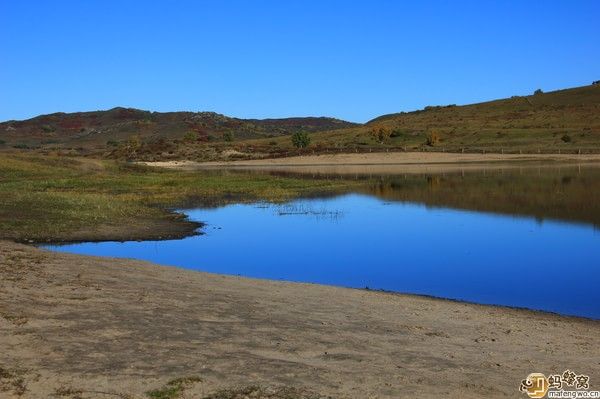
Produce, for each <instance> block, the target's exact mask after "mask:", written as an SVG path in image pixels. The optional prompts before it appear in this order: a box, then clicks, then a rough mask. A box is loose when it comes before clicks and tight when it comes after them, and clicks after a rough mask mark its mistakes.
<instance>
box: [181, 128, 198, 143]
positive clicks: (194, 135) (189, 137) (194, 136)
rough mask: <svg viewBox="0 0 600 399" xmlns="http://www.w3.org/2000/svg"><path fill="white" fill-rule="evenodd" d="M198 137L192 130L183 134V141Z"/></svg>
mask: <svg viewBox="0 0 600 399" xmlns="http://www.w3.org/2000/svg"><path fill="white" fill-rule="evenodd" d="M197 138H198V134H197V133H196V132H194V131H192V130H190V131H189V132H187V133H186V134H185V135H184V136H183V141H194V140H196V139H197Z"/></svg>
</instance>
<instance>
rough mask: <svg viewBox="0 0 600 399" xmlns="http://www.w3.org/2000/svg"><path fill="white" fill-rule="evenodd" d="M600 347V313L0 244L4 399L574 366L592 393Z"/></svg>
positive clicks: (465, 387)
mask: <svg viewBox="0 0 600 399" xmlns="http://www.w3.org/2000/svg"><path fill="white" fill-rule="evenodd" d="M599 341H600V322H597V321H590V320H584V319H577V318H566V317H560V316H555V315H550V314H544V313H536V312H530V311H524V310H515V309H507V308H498V307H490V306H478V305H472V304H465V303H458V302H451V301H445V300H437V299H430V298H424V297H416V296H408V295H393V294H385V293H378V292H372V291H363V290H352V289H343V288H334V287H327V286H320V285H310V284H294V283H284V282H273V281H263V280H252V279H246V278H240V277H226V276H220V275H213V274H207V273H200V272H192V271H185V270H181V269H177V268H170V267H162V266H157V265H153V264H149V263H144V262H137V261H131V260H123V259H109V258H96V257H85V256H76V255H69V254H58V253H52V252H48V251H44V250H39V249H36V248H33V247H30V246H25V245H20V244H14V243H10V242H5V241H4V242H2V241H0V397H2V398H7V397H8V398H11V397H22V398H47V397H52V395H56V396H55V397H59V398H60V397H62V398H108V397H117V398H143V397H146V395H145V392H147V391H149V390H152V389H160V388H161V387H163V388H164V389H165V391H164V392H167V391H166V390H168V389H174V390H175V391H176V393H181V394H182V395H183V396H182V397H184V398H203V397H206V396H207V395H209V394H210V393H214V392H215V391H216V390H218V389H233V388H234V387H248V386H251V385H258V386H261V387H264V389H263V388H261V389H259V388H245V389H246V391H245V392H246V394H248V393H249V394H248V395H246V396H247V397H258V398H261V397H279V398H281V397H285V398H291V399H293V398H308V397H320V396H310V395H309V394H308V392H316V393H318V394H320V395H330V396H332V397H336V398H398V397H419V398H431V397H437V396H439V397H452V398H458V397H461V398H481V397H488V398H490V397H493V398H495V397H513V398H514V397H519V396H520V395H522V394H520V393H519V392H518V391H517V388H518V385H519V382H520V381H521V379H523V378H524V377H525V376H527V375H528V374H529V373H531V372H543V373H550V372H557V373H558V372H562V371H564V370H565V369H567V368H568V369H571V370H574V371H577V372H579V373H587V374H589V375H590V377H591V383H592V388H594V387H595V388H596V389H597V388H598V387H599V385H598V384H600V373H599V371H600V367H599V366H600V360H599V359H600V346H598V342H599ZM178 378H187V379H183V380H181V379H180V380H175V381H174V382H172V383H171V385H166V384H167V382H168V381H170V380H174V379H178ZM253 392H254V393H253ZM19 395H20V396H19ZM220 395H221V396H214V397H218V398H233V397H236V396H232V395H231V391H228V392H221V393H220ZM244 395H245V394H243V395H241V396H237V397H240V398H242V397H245V396H244ZM286 395H287V396H286ZM174 397H176V396H174Z"/></svg>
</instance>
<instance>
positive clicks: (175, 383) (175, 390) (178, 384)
mask: <svg viewBox="0 0 600 399" xmlns="http://www.w3.org/2000/svg"><path fill="white" fill-rule="evenodd" d="M201 381H202V379H201V378H200V377H184V378H176V379H174V380H171V381H169V382H167V383H166V384H165V386H163V387H162V388H159V389H155V390H152V391H148V392H146V396H148V397H149V398H151V399H176V398H179V397H181V395H182V394H183V392H184V391H185V389H186V388H188V387H190V386H192V385H193V384H195V383H198V382H201Z"/></svg>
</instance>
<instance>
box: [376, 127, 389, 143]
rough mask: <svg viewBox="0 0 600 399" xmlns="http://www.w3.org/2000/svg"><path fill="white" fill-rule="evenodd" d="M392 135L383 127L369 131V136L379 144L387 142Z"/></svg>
mask: <svg viewBox="0 0 600 399" xmlns="http://www.w3.org/2000/svg"><path fill="white" fill-rule="evenodd" d="M391 135H392V131H391V130H390V129H388V128H387V127H383V126H379V127H377V126H375V127H374V128H372V129H371V136H373V137H375V140H377V141H378V142H379V143H380V144H383V142H384V141H387V140H388V139H389V138H390V136H391Z"/></svg>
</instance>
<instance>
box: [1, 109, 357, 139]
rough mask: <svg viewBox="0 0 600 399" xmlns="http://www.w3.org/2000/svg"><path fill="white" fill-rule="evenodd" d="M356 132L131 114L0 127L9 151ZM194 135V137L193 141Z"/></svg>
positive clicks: (329, 121) (334, 122) (294, 121)
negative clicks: (133, 139) (131, 141)
mask: <svg viewBox="0 0 600 399" xmlns="http://www.w3.org/2000/svg"><path fill="white" fill-rule="evenodd" d="M350 126H354V124H353V123H350V122H346V121H342V120H339V119H334V118H325V117H320V118H316V117H306V118H284V119H262V120H260V119H238V118H231V117H227V116H225V115H221V114H217V113H214V112H197V113H196V112H166V113H161V112H149V111H142V110H138V109H132V108H113V109H110V110H107V111H94V112H77V113H69V114H66V113H55V114H50V115H41V116H37V117H35V118H32V119H28V120H24V121H8V122H3V123H0V140H2V141H3V143H4V146H16V147H22V148H25V147H39V146H46V147H53V146H59V147H84V148H98V147H105V146H109V147H110V146H115V145H117V144H118V143H119V142H122V141H126V140H128V139H129V138H130V137H132V136H136V137H138V138H139V139H140V140H141V141H143V142H145V141H149V140H150V141H152V140H159V139H168V140H175V139H182V138H183V137H185V136H186V134H187V135H188V137H193V138H194V140H192V141H219V140H223V139H224V138H228V139H233V138H235V139H248V138H259V137H275V136H280V135H289V134H293V133H295V132H297V131H307V132H318V131H323V130H331V129H338V128H345V127H350ZM190 135H191V136H190Z"/></svg>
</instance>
